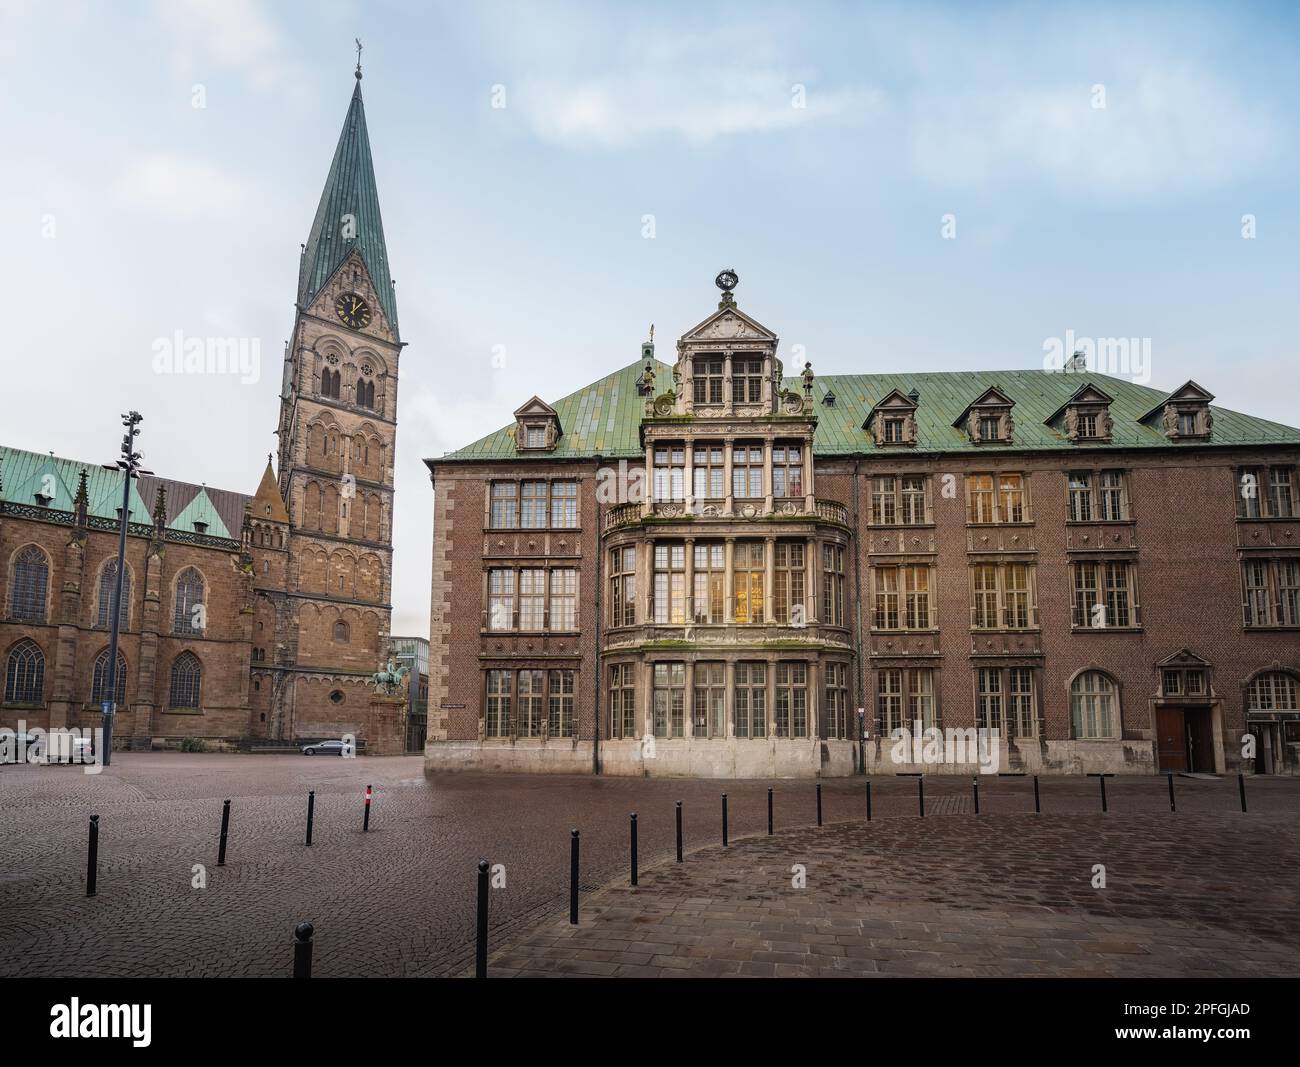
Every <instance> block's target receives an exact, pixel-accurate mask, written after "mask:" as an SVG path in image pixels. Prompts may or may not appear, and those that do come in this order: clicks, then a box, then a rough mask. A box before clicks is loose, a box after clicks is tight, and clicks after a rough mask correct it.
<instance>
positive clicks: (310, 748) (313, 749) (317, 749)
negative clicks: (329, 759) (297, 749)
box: [302, 741, 349, 756]
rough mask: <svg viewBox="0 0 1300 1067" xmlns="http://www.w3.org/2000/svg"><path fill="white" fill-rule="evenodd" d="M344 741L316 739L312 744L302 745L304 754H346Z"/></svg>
mask: <svg viewBox="0 0 1300 1067" xmlns="http://www.w3.org/2000/svg"><path fill="white" fill-rule="evenodd" d="M348 748H349V746H348V743H347V742H346V741H317V742H316V743H315V744H314V745H303V746H302V754H303V755H304V756H342V755H345V754H347V751H348Z"/></svg>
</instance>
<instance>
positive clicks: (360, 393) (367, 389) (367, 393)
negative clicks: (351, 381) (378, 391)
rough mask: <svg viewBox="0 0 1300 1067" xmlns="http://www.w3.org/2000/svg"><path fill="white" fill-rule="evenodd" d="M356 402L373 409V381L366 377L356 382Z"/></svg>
mask: <svg viewBox="0 0 1300 1067" xmlns="http://www.w3.org/2000/svg"><path fill="white" fill-rule="evenodd" d="M357 403H358V404H359V405H360V406H361V407H363V408H370V409H372V410H373V409H374V406H375V383H374V382H372V381H369V380H368V379H366V378H362V379H361V380H360V381H359V382H357Z"/></svg>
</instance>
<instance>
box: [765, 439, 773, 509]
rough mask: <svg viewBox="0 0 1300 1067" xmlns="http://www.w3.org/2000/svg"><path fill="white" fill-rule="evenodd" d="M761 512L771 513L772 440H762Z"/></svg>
mask: <svg viewBox="0 0 1300 1067" xmlns="http://www.w3.org/2000/svg"><path fill="white" fill-rule="evenodd" d="M763 512H764V514H766V515H771V514H772V442H771V441H770V440H766V441H764V442H763Z"/></svg>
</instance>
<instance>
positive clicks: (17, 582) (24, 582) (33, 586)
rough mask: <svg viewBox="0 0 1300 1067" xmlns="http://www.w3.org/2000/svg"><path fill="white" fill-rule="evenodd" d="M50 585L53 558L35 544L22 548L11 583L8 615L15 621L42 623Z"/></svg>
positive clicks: (15, 558) (16, 559)
mask: <svg viewBox="0 0 1300 1067" xmlns="http://www.w3.org/2000/svg"><path fill="white" fill-rule="evenodd" d="M49 584H50V561H49V559H48V558H47V557H46V555H45V553H44V552H42V551H41V550H40V549H39V548H37V547H36V546H35V545H27V546H26V547H24V548H21V549H19V550H18V554H17V556H15V557H14V574H13V582H12V584H11V585H10V586H9V618H10V619H11V620H13V621H14V622H40V623H43V622H44V621H45V600H46V594H47V590H48V588H49Z"/></svg>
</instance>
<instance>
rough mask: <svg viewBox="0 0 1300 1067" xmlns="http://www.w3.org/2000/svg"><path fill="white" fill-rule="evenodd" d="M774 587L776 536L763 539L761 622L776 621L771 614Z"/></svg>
mask: <svg viewBox="0 0 1300 1067" xmlns="http://www.w3.org/2000/svg"><path fill="white" fill-rule="evenodd" d="M775 588H776V538H775V537H765V538H764V539H763V622H765V623H767V624H769V625H770V624H772V623H774V622H776V616H775V615H774V614H773V610H772V609H773V603H772V593H773V591H774V590H775Z"/></svg>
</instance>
